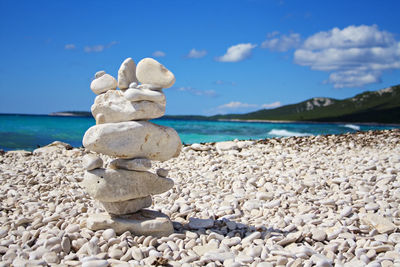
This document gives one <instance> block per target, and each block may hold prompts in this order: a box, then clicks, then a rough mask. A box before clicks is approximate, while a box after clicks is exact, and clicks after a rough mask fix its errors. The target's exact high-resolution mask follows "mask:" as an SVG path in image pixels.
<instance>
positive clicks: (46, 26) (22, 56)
mask: <svg viewBox="0 0 400 267" xmlns="http://www.w3.org/2000/svg"><path fill="white" fill-rule="evenodd" d="M399 10H400V1H398V0H392V1H391V0H385V1H378V0H376V1H372V0H352V1H341V0H335V1H320V0H315V1H312V0H305V1H297V0H293V1H290V0H269V1H267V0H247V1H245V0H231V1H225V0H212V1H208V0H203V1H191V0H185V1H177V0H176V1H173V0H171V1H162V0H147V1H144V0H140V1H139V0H132V1H101V0H97V1H62V0H59V1H44V0H38V1H17V0H16V1H11V0H9V1H5V0H0V36H1V42H0V93H1V94H0V113H24V114H48V113H51V112H57V111H70V110H75V111H89V110H90V106H91V105H92V104H93V101H94V98H95V96H96V95H95V94H94V93H93V92H92V91H91V90H90V83H91V81H92V79H93V77H94V74H95V73H96V72H97V71H99V70H104V71H106V72H107V73H109V74H110V75H112V76H114V77H117V73H118V69H119V67H120V65H121V63H122V62H123V61H124V59H125V58H128V57H131V58H133V59H134V61H135V62H136V63H138V62H139V61H140V60H141V59H143V58H145V57H153V58H155V59H156V60H157V61H159V62H160V63H162V64H163V65H164V66H165V67H166V68H168V69H169V70H171V71H172V72H173V73H174V75H175V77H176V82H175V84H174V85H173V87H171V88H168V89H164V92H165V94H166V97H167V108H166V114H168V115H214V114H226V113H246V112H251V111H255V110H259V109H263V108H276V107H279V106H282V105H287V104H293V103H297V102H301V101H304V100H306V99H309V98H312V97H332V98H336V99H344V98H347V97H351V96H354V95H356V94H358V93H361V92H363V91H366V90H370V91H371V90H378V89H381V88H386V87H389V86H392V85H396V84H400V21H399V19H398V11H399Z"/></svg>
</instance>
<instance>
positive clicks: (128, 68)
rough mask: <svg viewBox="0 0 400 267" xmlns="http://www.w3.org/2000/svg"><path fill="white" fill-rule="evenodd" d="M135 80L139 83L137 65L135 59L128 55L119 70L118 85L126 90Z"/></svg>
mask: <svg viewBox="0 0 400 267" xmlns="http://www.w3.org/2000/svg"><path fill="white" fill-rule="evenodd" d="M133 82H135V83H138V80H137V78H136V65H135V62H134V61H133V59H132V58H130V57H128V58H127V59H125V60H124V62H122V64H121V67H120V68H119V70H118V87H119V89H122V90H124V89H127V88H128V87H129V85H130V84H131V83H133Z"/></svg>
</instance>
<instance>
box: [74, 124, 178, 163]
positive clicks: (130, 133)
mask: <svg viewBox="0 0 400 267" xmlns="http://www.w3.org/2000/svg"><path fill="white" fill-rule="evenodd" d="M82 142H83V145H84V146H85V147H86V148H87V149H89V150H91V151H95V152H98V153H102V154H106V155H109V156H112V157H118V158H148V159H150V160H159V161H165V160H168V159H170V158H173V157H177V156H178V155H179V153H180V151H181V146H182V144H181V139H180V138H179V135H178V133H177V132H176V131H175V130H174V129H172V128H170V127H165V126H160V125H157V124H154V123H151V122H147V121H129V122H119V123H105V124H100V125H95V126H92V127H90V128H89V129H88V130H87V131H86V133H85V135H84V137H83V141H82Z"/></svg>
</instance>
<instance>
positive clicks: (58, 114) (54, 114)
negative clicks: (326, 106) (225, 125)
mask: <svg viewBox="0 0 400 267" xmlns="http://www.w3.org/2000/svg"><path fill="white" fill-rule="evenodd" d="M13 115H15V116H49V117H85V118H93V116H91V115H80V114H74V113H71V112H52V113H50V114H24V113H0V116H13ZM187 117H188V118H186V116H184V117H183V118H179V117H178V118H176V117H175V116H174V115H165V116H163V117H160V118H158V119H159V120H190V121H221V122H224V121H226V122H255V123H293V124H335V125H341V124H358V125H365V126H394V127H400V123H381V122H349V121H347V122H346V121H337V122H331V121H326V122H324V121H291V120H242V119H207V118H205V119H202V118H190V117H193V116H190V115H188V116H187Z"/></svg>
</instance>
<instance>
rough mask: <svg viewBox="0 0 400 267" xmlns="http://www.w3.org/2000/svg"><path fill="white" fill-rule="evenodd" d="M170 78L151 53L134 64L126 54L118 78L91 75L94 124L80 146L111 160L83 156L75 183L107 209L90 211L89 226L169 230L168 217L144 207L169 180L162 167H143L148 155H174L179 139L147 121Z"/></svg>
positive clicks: (158, 110)
mask: <svg viewBox="0 0 400 267" xmlns="http://www.w3.org/2000/svg"><path fill="white" fill-rule="evenodd" d="M139 82H140V84H139ZM174 82H175V76H174V74H173V73H172V72H170V71H169V70H168V69H166V68H165V67H164V66H163V65H162V64H160V63H159V62H157V61H156V60H154V59H152V58H144V59H142V60H141V61H140V62H139V63H138V65H137V66H136V65H135V62H134V61H133V60H132V58H127V59H126V60H125V61H124V62H123V63H122V65H121V67H120V69H119V70H118V82H117V80H116V79H115V78H114V77H112V76H111V75H109V74H106V73H105V72H104V71H99V72H97V73H96V74H95V79H94V80H93V81H92V83H91V85H90V89H92V91H93V92H94V93H95V94H97V97H96V99H95V101H94V104H93V105H92V107H91V111H92V114H93V117H94V118H95V119H96V125H95V126H92V127H90V128H89V129H88V130H87V131H86V133H85V135H84V137H83V145H84V147H85V148H86V149H87V150H90V151H92V152H96V153H101V154H105V155H108V156H110V157H111V158H112V159H111V161H109V162H108V163H107V164H106V166H103V160H102V159H101V158H100V157H99V156H98V155H96V154H94V153H90V154H87V155H85V156H84V158H83V166H84V168H85V169H86V172H85V175H84V179H83V181H82V182H81V185H82V187H83V188H84V189H85V190H86V191H87V192H88V193H89V195H90V196H91V197H93V198H94V199H96V200H98V201H99V202H100V203H101V204H102V206H103V207H104V209H105V210H106V211H107V212H108V213H98V214H90V215H89V218H88V219H87V222H86V225H87V227H88V228H89V229H91V230H94V231H96V230H101V229H108V228H113V229H114V230H115V232H117V233H123V232H125V231H130V232H132V233H133V234H136V235H152V236H167V235H169V234H171V233H173V226H172V222H171V220H170V219H169V218H168V216H166V215H165V214H163V213H160V212H156V211H152V210H147V209H144V208H147V207H150V206H151V204H152V195H155V194H161V193H163V192H166V191H168V190H169V189H171V188H172V187H173V185H174V182H173V181H172V180H171V179H169V178H166V176H167V174H168V171H167V170H164V169H158V170H157V174H154V173H151V172H149V169H150V168H151V160H158V161H165V160H168V159H170V158H172V157H177V156H178V155H179V153H180V150H181V146H182V144H181V140H180V138H179V136H178V134H177V132H176V131H175V130H174V129H172V128H169V127H164V126H160V125H157V124H154V123H151V122H149V121H148V120H150V119H155V118H159V117H161V116H163V115H164V113H165V105H166V100H165V95H164V93H163V92H162V88H169V87H171V86H172V85H173V84H174ZM117 86H118V87H119V89H120V90H116V89H117Z"/></svg>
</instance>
